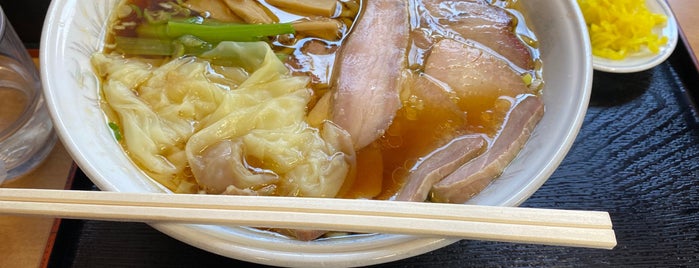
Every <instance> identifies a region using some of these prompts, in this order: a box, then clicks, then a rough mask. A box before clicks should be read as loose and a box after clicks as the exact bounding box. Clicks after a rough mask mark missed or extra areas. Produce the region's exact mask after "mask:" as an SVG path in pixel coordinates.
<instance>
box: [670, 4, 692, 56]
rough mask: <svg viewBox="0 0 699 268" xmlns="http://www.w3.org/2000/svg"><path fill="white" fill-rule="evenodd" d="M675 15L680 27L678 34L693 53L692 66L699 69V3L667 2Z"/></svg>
mask: <svg viewBox="0 0 699 268" xmlns="http://www.w3.org/2000/svg"><path fill="white" fill-rule="evenodd" d="M667 2H668V4H669V5H670V7H671V8H672V12H673V13H675V18H676V19H677V23H678V24H679V26H680V34H681V36H682V38H683V39H684V40H685V42H686V43H687V45H688V46H689V47H690V48H691V50H692V51H693V52H694V53H693V61H694V65H695V66H697V68H699V63H698V61H697V52H699V23H697V22H699V20H698V19H697V12H699V1H696V0H667Z"/></svg>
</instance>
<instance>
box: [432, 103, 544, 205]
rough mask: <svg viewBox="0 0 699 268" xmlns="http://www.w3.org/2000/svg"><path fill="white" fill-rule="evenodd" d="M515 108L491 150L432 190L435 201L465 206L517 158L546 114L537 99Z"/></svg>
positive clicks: (516, 105)
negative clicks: (467, 201) (463, 204)
mask: <svg viewBox="0 0 699 268" xmlns="http://www.w3.org/2000/svg"><path fill="white" fill-rule="evenodd" d="M513 105H514V108H513V109H512V111H511V112H510V114H509V115H508V117H507V118H506V121H505V123H504V124H503V127H502V130H501V132H500V133H499V135H498V136H497V139H495V141H494V143H493V144H491V145H490V148H488V150H487V151H486V152H485V153H483V154H482V155H480V156H478V157H476V158H475V159H473V160H472V161H470V162H468V163H466V164H465V165H463V166H461V167H459V168H458V169H457V170H456V171H454V172H453V173H451V174H449V176H447V177H445V178H444V179H443V180H441V181H440V182H438V183H436V184H434V185H433V186H432V191H431V200H432V201H434V202H444V203H447V202H449V203H463V202H466V200H468V199H470V198H471V197H473V195H475V194H477V193H478V192H480V191H481V190H483V189H484V188H485V187H486V186H487V185H488V184H490V182H491V181H492V180H493V179H495V178H496V177H498V176H499V175H500V174H501V173H502V171H503V170H504V169H505V167H506V166H507V165H508V164H509V163H510V162H511V161H512V159H514V158H515V156H517V154H518V153H519V151H520V150H521V149H522V147H523V146H524V144H525V143H526V141H527V140H528V139H529V136H530V135H531V133H532V131H533V130H534V127H535V126H536V124H537V123H538V122H539V120H540V119H541V117H542V116H543V113H544V103H543V102H542V100H541V99H540V98H539V97H537V96H532V95H525V96H524V97H523V98H521V99H517V101H516V102H515V101H514V100H513Z"/></svg>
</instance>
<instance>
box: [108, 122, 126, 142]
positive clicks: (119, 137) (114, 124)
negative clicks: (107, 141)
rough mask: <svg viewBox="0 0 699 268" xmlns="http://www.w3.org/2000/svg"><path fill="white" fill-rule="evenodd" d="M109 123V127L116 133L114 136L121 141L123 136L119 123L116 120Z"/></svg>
mask: <svg viewBox="0 0 699 268" xmlns="http://www.w3.org/2000/svg"><path fill="white" fill-rule="evenodd" d="M108 125H109V128H110V129H111V130H112V132H113V133H114V138H115V139H116V140H117V141H121V140H122V139H123V137H122V136H121V130H120V129H119V125H117V124H116V123H114V122H109V124H108Z"/></svg>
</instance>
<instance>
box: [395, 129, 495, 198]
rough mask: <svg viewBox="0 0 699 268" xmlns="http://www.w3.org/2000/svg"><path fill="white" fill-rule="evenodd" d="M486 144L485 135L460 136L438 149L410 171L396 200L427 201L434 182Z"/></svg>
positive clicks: (480, 150) (464, 161)
mask: <svg viewBox="0 0 699 268" xmlns="http://www.w3.org/2000/svg"><path fill="white" fill-rule="evenodd" d="M486 145H487V143H486V141H485V139H484V138H483V136H480V135H469V136H462V137H458V138H456V139H454V140H453V141H451V142H449V143H448V144H447V145H445V146H443V147H442V148H439V149H437V150H436V151H435V152H434V153H432V154H430V155H429V156H427V157H426V158H425V159H424V160H423V161H422V163H420V165H419V166H418V167H417V169H416V170H414V171H412V172H411V173H410V175H409V176H408V178H407V179H406V183H405V185H404V186H403V188H401V190H400V192H398V194H397V195H396V197H395V200H398V201H418V202H422V201H425V200H426V199H427V195H428V194H429V193H430V189H431V188H432V185H433V184H435V183H436V182H438V181H439V180H441V179H443V178H444V177H446V176H447V175H449V174H450V173H452V172H453V171H454V170H456V169H457V168H459V167H460V166H461V165H463V164H464V163H466V162H468V161H469V160H471V159H473V158H474V157H476V156H477V155H479V154H480V153H481V152H483V149H484V148H485V147H486Z"/></svg>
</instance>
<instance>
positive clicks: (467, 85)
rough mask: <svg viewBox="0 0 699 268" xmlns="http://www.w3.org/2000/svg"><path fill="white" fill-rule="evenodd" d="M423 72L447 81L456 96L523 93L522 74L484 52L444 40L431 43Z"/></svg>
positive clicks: (487, 96)
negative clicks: (432, 44)
mask: <svg viewBox="0 0 699 268" xmlns="http://www.w3.org/2000/svg"><path fill="white" fill-rule="evenodd" d="M425 73H426V74H428V75H430V76H432V77H434V78H436V79H438V80H440V81H442V82H444V83H447V84H448V85H449V86H450V87H451V89H452V90H453V91H454V92H455V93H456V95H457V96H458V97H459V98H462V99H467V98H491V99H492V98H497V97H499V96H510V97H515V96H517V95H518V94H522V93H527V91H528V88H527V86H526V84H525V83H524V80H523V79H522V76H521V75H520V74H519V73H517V72H515V71H514V70H513V69H512V68H511V67H510V66H509V65H508V64H507V62H505V61H503V60H502V59H499V58H498V57H496V56H494V55H492V54H490V53H488V52H487V51H485V50H483V49H481V48H478V47H475V46H471V45H468V44H464V43H461V42H459V41H455V40H451V39H444V40H442V41H439V42H438V43H437V44H435V45H434V47H433V48H432V51H431V52H430V54H429V57H428V58H427V60H426V63H425Z"/></svg>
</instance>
